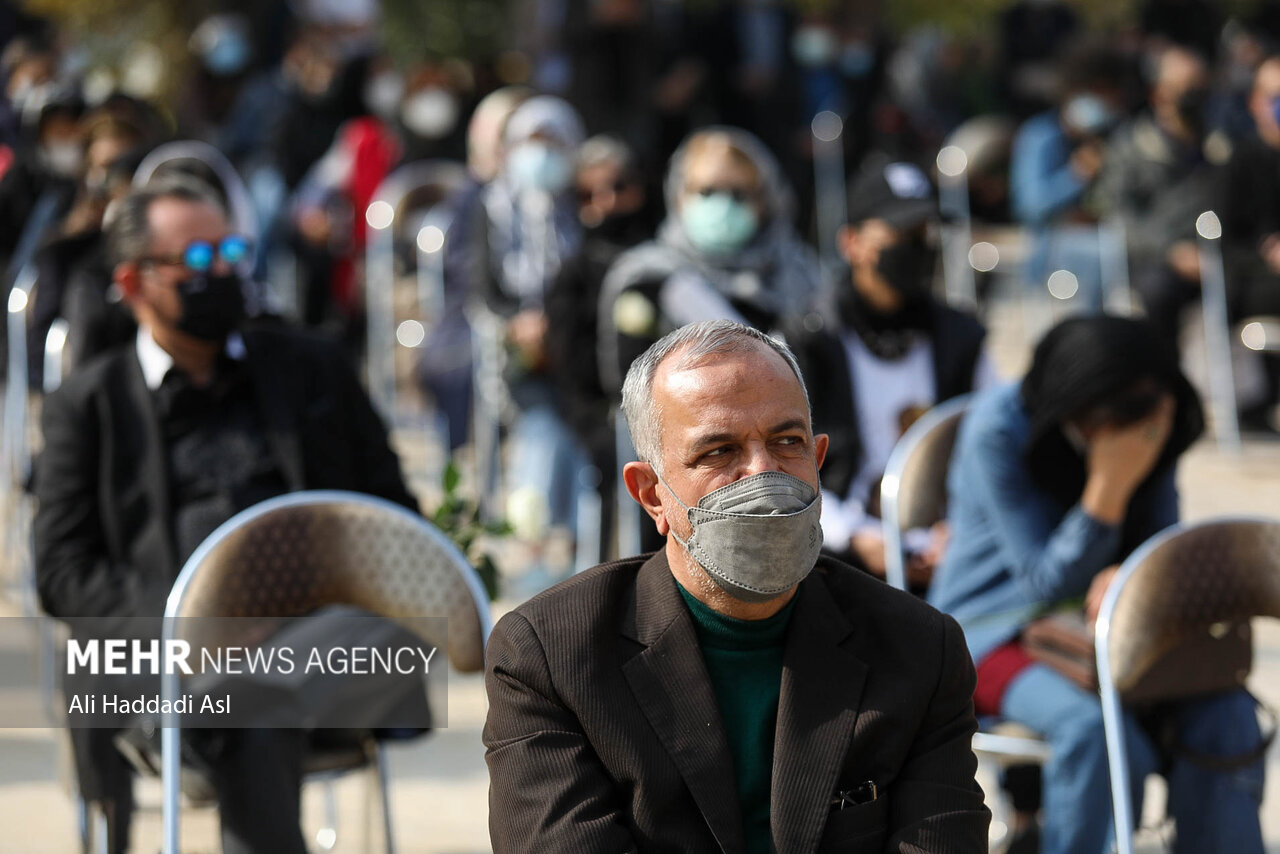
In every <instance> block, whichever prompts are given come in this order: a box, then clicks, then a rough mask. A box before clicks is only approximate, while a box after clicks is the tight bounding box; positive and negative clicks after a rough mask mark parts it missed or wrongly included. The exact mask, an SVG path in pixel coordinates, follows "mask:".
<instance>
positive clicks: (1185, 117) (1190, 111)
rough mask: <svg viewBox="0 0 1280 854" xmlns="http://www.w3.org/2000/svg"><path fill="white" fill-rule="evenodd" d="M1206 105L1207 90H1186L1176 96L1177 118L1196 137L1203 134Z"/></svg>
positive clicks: (1207, 98)
mask: <svg viewBox="0 0 1280 854" xmlns="http://www.w3.org/2000/svg"><path fill="white" fill-rule="evenodd" d="M1208 103H1209V90H1208V89H1188V90H1187V91H1185V92H1183V93H1182V94H1181V95H1179V96H1178V102H1177V110H1178V117H1179V118H1180V119H1182V122H1183V124H1185V125H1186V126H1187V127H1188V128H1190V129H1191V130H1192V131H1194V132H1195V133H1196V135H1197V136H1199V135H1202V134H1203V133H1204V126H1205V107H1206V106H1207V105H1208Z"/></svg>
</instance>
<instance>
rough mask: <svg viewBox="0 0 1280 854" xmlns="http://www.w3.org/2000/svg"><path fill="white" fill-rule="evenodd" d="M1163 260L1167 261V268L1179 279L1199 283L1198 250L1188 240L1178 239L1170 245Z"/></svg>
mask: <svg viewBox="0 0 1280 854" xmlns="http://www.w3.org/2000/svg"><path fill="white" fill-rule="evenodd" d="M1165 260H1166V261H1168V263H1169V269H1171V270H1173V272H1174V274H1175V275H1177V277H1178V278H1179V279H1182V280H1183V281H1187V282H1196V283H1199V281H1200V250H1198V249H1196V245H1195V244H1194V243H1192V242H1191V241H1190V240H1179V241H1178V242H1177V243H1175V244H1173V245H1172V246H1170V247H1169V253H1168V255H1167V256H1166V258H1165Z"/></svg>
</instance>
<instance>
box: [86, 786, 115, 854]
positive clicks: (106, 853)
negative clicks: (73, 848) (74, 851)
mask: <svg viewBox="0 0 1280 854" xmlns="http://www.w3.org/2000/svg"><path fill="white" fill-rule="evenodd" d="M76 820H77V823H78V824H79V826H80V850H81V852H82V854H116V852H114V851H112V850H111V844H112V843H111V840H112V838H113V837H114V836H115V834H114V830H115V827H114V821H112V817H111V813H110V809H109V807H108V806H107V805H106V804H103V803H100V802H97V801H86V800H85V799H84V798H83V797H80V796H78V795H77V797H76Z"/></svg>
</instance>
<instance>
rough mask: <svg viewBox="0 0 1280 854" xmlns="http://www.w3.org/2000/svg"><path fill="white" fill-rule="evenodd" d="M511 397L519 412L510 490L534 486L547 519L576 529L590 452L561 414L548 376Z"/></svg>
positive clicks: (517, 388) (513, 436)
mask: <svg viewBox="0 0 1280 854" xmlns="http://www.w3.org/2000/svg"><path fill="white" fill-rule="evenodd" d="M511 395H512V398H513V399H514V400H515V403H516V407H517V410H518V411H517V414H516V419H515V423H514V424H512V425H511V455H512V460H511V470H510V472H509V473H508V482H507V487H508V490H516V489H531V490H533V491H534V492H535V493H536V494H537V495H539V496H541V497H542V499H543V501H544V502H545V506H546V509H547V521H548V523H549V524H551V525H557V526H563V527H566V528H568V529H569V530H570V531H574V530H575V526H576V525H577V509H578V504H577V499H578V472H579V471H580V470H581V469H582V467H583V466H585V465H587V464H588V463H589V462H590V460H589V458H588V457H587V454H586V451H584V450H583V449H582V446H581V445H580V444H579V442H578V438H577V436H576V435H575V434H574V432H573V430H572V428H570V427H569V425H568V424H566V423H565V421H564V419H563V418H562V417H561V416H560V413H559V411H558V409H557V408H556V402H555V395H554V392H553V391H552V388H551V385H550V383H548V382H547V381H546V380H543V379H540V378H539V379H528V380H524V381H522V382H520V383H519V384H517V385H514V386H513V387H512V389H511Z"/></svg>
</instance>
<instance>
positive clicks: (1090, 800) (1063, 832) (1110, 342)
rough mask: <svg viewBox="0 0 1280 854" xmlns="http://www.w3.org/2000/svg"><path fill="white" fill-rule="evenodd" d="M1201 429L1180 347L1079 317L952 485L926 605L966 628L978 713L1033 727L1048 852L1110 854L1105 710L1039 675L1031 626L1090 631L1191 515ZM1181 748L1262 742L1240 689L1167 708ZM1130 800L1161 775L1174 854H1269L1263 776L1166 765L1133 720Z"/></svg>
mask: <svg viewBox="0 0 1280 854" xmlns="http://www.w3.org/2000/svg"><path fill="white" fill-rule="evenodd" d="M1203 429H1204V419H1203V413H1202V410H1201V407H1200V403H1199V400H1198V399H1197V397H1196V394H1195V392H1194V391H1193V390H1192V388H1191V386H1190V384H1189V383H1188V382H1187V380H1186V378H1185V377H1184V376H1183V375H1182V373H1181V371H1180V370H1179V367H1178V359H1177V354H1176V352H1175V351H1174V349H1173V347H1172V346H1171V345H1170V344H1169V343H1168V342H1167V341H1166V340H1165V339H1164V338H1162V337H1161V336H1159V335H1158V334H1156V333H1155V331H1154V330H1153V328H1152V327H1151V326H1150V325H1149V324H1148V323H1147V322H1145V321H1142V320H1135V319H1129V318H1119V317H1108V316H1105V315H1093V316H1088V317H1077V318H1072V319H1069V320H1066V321H1064V322H1062V323H1060V324H1059V325H1058V326H1056V327H1055V328H1053V329H1052V330H1050V332H1049V333H1048V334H1047V335H1046V336H1045V337H1044V339H1043V340H1042V341H1041V342H1040V344H1039V345H1038V346H1037V347H1036V351H1035V356H1034V359H1033V362H1032V365H1031V369H1030V370H1029V371H1028V372H1027V375H1026V376H1025V378H1024V379H1023V381H1022V382H1021V384H1018V385H1013V386H1006V387H1003V388H998V389H994V390H992V391H991V392H988V393H985V394H984V395H983V396H982V397H980V398H978V399H977V400H976V401H975V403H974V406H973V407H972V409H971V410H970V412H969V414H968V416H967V417H966V419H965V423H964V424H963V425H962V426H961V429H960V434H959V437H958V439H957V443H956V449H955V454H954V456H953V458H952V464H951V471H950V475H949V488H948V491H949V494H950V505H949V522H950V526H951V542H950V544H949V546H948V550H947V554H946V556H945V557H944V559H943V562H942V565H941V567H940V569H939V571H938V573H937V577H936V578H935V581H934V584H933V586H932V588H931V589H930V591H929V601H930V602H931V603H933V604H934V605H935V606H936V607H938V608H939V609H940V610H942V611H945V612H946V613H949V614H952V615H953V616H955V617H956V618H957V619H958V620H959V621H960V624H961V626H962V627H964V630H965V636H966V639H967V640H968V643H969V651H970V654H971V655H972V656H973V660H974V663H975V664H976V665H977V669H978V687H977V690H976V691H975V695H974V701H975V705H976V706H977V710H978V713H979V714H999V715H1001V716H1003V717H1006V718H1009V719H1011V720H1015V721H1019V722H1021V723H1024V724H1026V725H1027V726H1029V727H1031V728H1032V729H1034V730H1036V731H1037V732H1039V733H1041V734H1042V735H1043V736H1044V737H1045V738H1046V740H1047V741H1048V742H1049V745H1050V748H1051V750H1052V758H1051V759H1050V760H1049V761H1048V762H1047V763H1046V765H1045V767H1044V813H1043V816H1044V818H1043V829H1042V835H1041V852H1042V854H1102V852H1104V851H1108V850H1110V844H1111V840H1112V837H1113V836H1114V832H1113V830H1112V822H1111V795H1110V787H1109V783H1108V772H1107V757H1106V747H1105V742H1104V738H1103V734H1102V713H1101V708H1100V704H1099V701H1098V696H1097V694H1096V693H1095V692H1093V691H1090V690H1088V689H1086V688H1084V687H1082V686H1080V685H1078V684H1077V683H1076V682H1074V681H1072V680H1071V679H1069V678H1068V677H1067V676H1066V675H1064V674H1063V673H1062V672H1061V671H1059V670H1057V669H1054V668H1052V667H1050V666H1048V665H1046V664H1044V663H1040V662H1037V661H1035V660H1033V659H1032V658H1031V657H1030V655H1029V654H1028V653H1027V651H1026V650H1025V649H1024V647H1023V646H1022V645H1021V644H1020V643H1019V639H1020V636H1021V635H1022V632H1023V630H1024V628H1025V627H1026V625H1027V624H1028V623H1029V622H1031V621H1032V620H1033V619H1035V618H1037V617H1039V616H1041V615H1043V614H1045V613H1047V612H1050V611H1053V610H1056V609H1058V608H1059V607H1061V606H1063V605H1064V604H1070V603H1071V602H1072V601H1073V600H1074V601H1077V602H1078V601H1079V600H1080V599H1083V600H1084V602H1085V608H1086V612H1087V614H1088V616H1089V618H1090V619H1093V618H1094V617H1096V615H1097V609H1098V606H1099V604H1100V603H1101V601H1102V594H1103V593H1104V592H1105V590H1106V587H1107V584H1108V583H1109V582H1110V580H1111V578H1112V576H1113V574H1114V569H1115V567H1116V566H1117V565H1118V564H1119V563H1120V562H1121V561H1123V560H1124V558H1125V557H1126V556H1127V555H1128V554H1129V553H1130V552H1131V551H1133V550H1134V549H1135V548H1137V546H1138V545H1140V544H1141V543H1142V542H1143V541H1144V540H1146V539H1147V538H1148V537H1150V536H1151V535H1152V534H1154V533H1156V532H1157V531H1159V530H1161V529H1162V528H1165V527H1167V526H1168V525H1171V524H1173V523H1174V522H1176V521H1177V518H1178V503H1177V502H1178V499H1177V491H1176V488H1175V484H1174V471H1175V467H1176V463H1177V460H1178V458H1179V456H1181V454H1182V453H1183V452H1184V451H1185V450H1186V449H1187V448H1188V447H1189V446H1190V445H1191V444H1192V443H1193V442H1194V441H1195V440H1196V438H1197V437H1198V436H1199V435H1200V433H1201V432H1202V431H1203ZM1163 721H1164V722H1166V723H1167V724H1169V725H1171V726H1172V727H1173V728H1174V729H1175V730H1176V731H1177V738H1178V743H1180V744H1181V745H1182V746H1183V747H1184V748H1187V749H1189V750H1192V751H1197V752H1199V753H1203V754H1210V755H1214V756H1240V755H1244V754H1247V753H1248V752H1249V751H1251V750H1253V749H1254V748H1255V747H1256V746H1257V744H1258V742H1259V738H1260V736H1259V732H1258V725H1257V720H1256V717H1255V714H1254V703H1253V699H1252V698H1251V697H1250V696H1249V695H1248V694H1247V693H1245V692H1244V691H1243V690H1241V691H1238V692H1231V693H1227V694H1220V695H1211V696H1208V697H1204V698H1196V699H1193V700H1185V701H1180V702H1178V703H1177V704H1176V706H1173V707H1171V708H1169V709H1166V710H1164V714H1163ZM1131 723H1132V724H1133V725H1132V726H1131V730H1132V732H1131V734H1130V742H1129V743H1130V745H1131V747H1130V762H1131V767H1132V768H1133V771H1134V773H1133V775H1132V779H1133V780H1134V781H1135V789H1136V791H1135V792H1134V796H1135V798H1140V797H1141V787H1142V781H1143V780H1144V778H1145V777H1146V774H1147V773H1148V772H1153V771H1155V770H1156V769H1157V768H1163V769H1164V770H1165V772H1166V775H1167V777H1168V780H1169V784H1170V796H1169V808H1170V811H1171V812H1172V813H1173V815H1174V816H1175V818H1176V820H1177V829H1178V832H1177V846H1176V848H1175V850H1176V851H1178V852H1193V851H1194V852H1198V854H1209V852H1226V851H1230V852H1232V854H1245V852H1249V853H1250V854H1253V852H1257V854H1261V852H1263V850H1264V849H1263V845H1262V838H1261V831H1260V829H1259V825H1258V806H1259V804H1260V801H1261V794H1262V765H1261V762H1254V763H1252V764H1250V765H1247V766H1245V767H1243V768H1236V769H1234V770H1232V771H1231V772H1230V773H1223V772H1219V771H1211V770H1209V769H1207V768H1204V767H1202V766H1192V765H1191V764H1190V763H1189V762H1186V761H1185V760H1174V761H1172V762H1166V763H1164V764H1162V763H1161V759H1160V757H1159V755H1158V752H1157V750H1156V748H1155V747H1154V745H1153V743H1152V740H1151V739H1150V738H1149V737H1148V736H1147V735H1146V733H1145V732H1143V731H1142V730H1141V728H1140V727H1139V726H1138V725H1137V724H1136V722H1132V721H1131Z"/></svg>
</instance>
